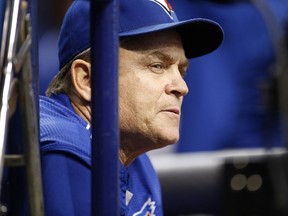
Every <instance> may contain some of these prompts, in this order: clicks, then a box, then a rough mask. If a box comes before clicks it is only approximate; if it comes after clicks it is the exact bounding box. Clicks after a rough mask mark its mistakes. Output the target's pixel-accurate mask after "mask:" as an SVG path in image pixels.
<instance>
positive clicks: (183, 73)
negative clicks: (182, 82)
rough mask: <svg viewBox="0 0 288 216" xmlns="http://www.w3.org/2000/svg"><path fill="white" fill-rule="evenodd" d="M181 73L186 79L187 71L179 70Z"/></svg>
mask: <svg viewBox="0 0 288 216" xmlns="http://www.w3.org/2000/svg"><path fill="white" fill-rule="evenodd" d="M179 72H180V74H181V76H182V77H183V78H184V77H185V75H186V72H187V70H186V69H181V68H179Z"/></svg>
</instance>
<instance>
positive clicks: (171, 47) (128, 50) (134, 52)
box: [119, 31, 188, 151]
mask: <svg viewBox="0 0 288 216" xmlns="http://www.w3.org/2000/svg"><path fill="white" fill-rule="evenodd" d="M133 40H134V39H132V42H131V43H129V42H128V43H127V44H128V45H127V46H125V45H124V46H123V47H125V48H123V47H122V48H120V50H119V95H120V96H119V113H120V132H121V144H123V142H124V143H125V142H126V143H127V142H128V143H130V144H131V142H132V143H134V144H136V145H139V146H137V147H136V146H135V147H136V148H138V147H139V148H142V149H144V150H145V151H147V150H151V149H156V148H160V147H163V146H166V145H169V144H174V143H176V142H177V141H178V139H179V125H180V115H181V104H182V101H183V96H184V95H186V94H187V93H188V88H187V85H186V83H185V81H184V80H183V76H184V74H185V72H186V70H187V67H188V61H187V59H186V57H185V53H184V50H183V46H182V42H181V39H180V36H179V35H178V34H177V33H176V32H174V31H166V32H160V33H154V34H150V35H147V36H142V37H141V38H138V39H137V40H136V41H133Z"/></svg>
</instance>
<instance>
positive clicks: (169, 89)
mask: <svg viewBox="0 0 288 216" xmlns="http://www.w3.org/2000/svg"><path fill="white" fill-rule="evenodd" d="M188 91H189V89H188V86H187V84H186V81H185V80H184V79H183V77H182V75H181V73H180V72H179V70H178V68H177V69H175V68H174V69H173V71H172V75H171V82H170V83H169V84H168V85H166V93H167V94H175V95H176V96H177V97H181V96H185V95H187V93H188Z"/></svg>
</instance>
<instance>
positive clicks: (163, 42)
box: [120, 30, 184, 51]
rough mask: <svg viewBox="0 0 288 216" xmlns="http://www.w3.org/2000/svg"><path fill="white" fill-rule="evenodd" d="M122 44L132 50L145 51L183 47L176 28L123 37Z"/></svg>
mask: <svg viewBox="0 0 288 216" xmlns="http://www.w3.org/2000/svg"><path fill="white" fill-rule="evenodd" d="M120 46H121V47H122V48H125V49H128V50H132V51H139V50H141V51H145V50H151V49H157V48H165V47H171V46H176V47H180V48H181V49H183V45H182V41H181V37H180V35H179V33H178V32H176V31H175V30H166V31H160V32H154V33H150V34H146V35H140V36H133V37H127V38H122V39H121V40H120ZM183 50H184V49H183Z"/></svg>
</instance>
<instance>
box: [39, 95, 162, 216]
mask: <svg viewBox="0 0 288 216" xmlns="http://www.w3.org/2000/svg"><path fill="white" fill-rule="evenodd" d="M90 137H91V131H90V128H89V127H88V126H87V123H86V122H85V121H84V120H83V119H82V118H80V117H79V116H78V115H76V114H75V113H74V111H73V109H72V106H71V104H70V102H69V99H68V97H67V96H66V95H64V94H60V95H58V96H55V95H53V97H52V98H47V97H43V96H40V142H41V159H42V173H43V188H44V204H45V215H48V216H49V215H51V216H52V215H53V216H54V215H57V216H58V215H63V216H64V215H65V216H66V215H69V216H73V215H75V216H76V215H79V216H80V215H81V216H83V215H90V214H91V153H90V150H91V149H90V148H91V146H90V145H91V138H90ZM119 163H120V162H119ZM127 194H128V195H127ZM126 202H127V205H126ZM107 208H109V206H107ZM120 213H121V214H120V215H121V216H122V215H123V216H124V215H125V216H130V215H131V216H132V215H147V213H150V214H151V215H153V214H154V215H157V216H158V215H159V216H161V215H163V213H162V201H161V190H160V185H159V180H158V176H157V175H156V173H155V170H154V168H153V167H152V164H151V162H150V160H149V158H148V157H147V155H146V154H142V155H141V156H139V157H138V158H137V159H135V161H134V162H133V163H132V164H130V165H129V167H128V168H125V167H124V166H123V165H122V164H121V163H120Z"/></svg>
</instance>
